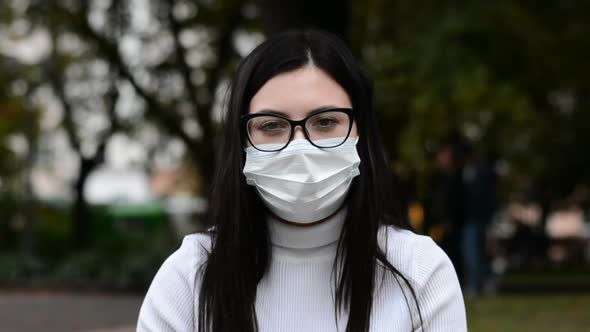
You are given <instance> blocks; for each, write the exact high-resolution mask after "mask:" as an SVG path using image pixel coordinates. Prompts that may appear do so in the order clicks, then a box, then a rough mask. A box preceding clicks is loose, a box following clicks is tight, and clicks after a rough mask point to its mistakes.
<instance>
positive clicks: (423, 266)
mask: <svg viewBox="0 0 590 332" xmlns="http://www.w3.org/2000/svg"><path fill="white" fill-rule="evenodd" d="M379 245H380V246H381V249H382V250H383V251H384V252H385V253H386V255H387V259H388V260H389V262H390V263H391V264H393V266H395V267H396V268H397V269H399V270H400V272H401V273H402V274H404V276H405V277H407V278H408V279H411V280H413V281H414V282H418V283H420V282H422V281H424V279H427V278H428V274H429V272H432V271H433V270H435V269H436V267H437V266H439V265H447V264H451V262H450V260H449V258H448V257H447V255H446V254H445V253H444V251H443V250H442V249H441V248H440V247H439V246H438V245H437V244H436V243H435V242H434V241H433V240H432V239H431V238H430V237H428V236H425V235H418V234H416V233H414V232H412V231H410V230H406V229H401V228H398V227H395V226H382V228H381V230H380V232H379ZM451 267H452V265H451Z"/></svg>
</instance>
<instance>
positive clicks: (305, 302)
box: [137, 30, 467, 332]
mask: <svg viewBox="0 0 590 332" xmlns="http://www.w3.org/2000/svg"><path fill="white" fill-rule="evenodd" d="M378 136H379V135H378V133H377V131H376V123H375V118H374V114H373V109H372V90H371V85H370V83H369V81H368V80H367V78H366V77H365V75H364V74H363V73H362V71H361V69H360V67H359V65H358V64H357V62H356V60H355V59H354V58H353V57H352V54H351V52H350V51H349V50H348V48H347V47H346V46H345V45H344V44H343V43H342V41H340V40H339V39H338V38H337V37H335V36H333V35H331V34H328V33H324V32H320V31H314V30H311V31H309V30H308V31H292V32H286V33H282V34H279V35H277V36H275V37H273V38H271V39H269V40H267V41H266V42H264V43H262V44H261V45H259V46H258V47H257V48H256V49H255V50H254V51H252V53H250V55H248V56H247V57H246V58H245V59H244V60H243V61H242V63H241V64H240V66H239V68H238V70H237V73H236V75H235V77H234V80H233V85H232V86H231V90H230V95H229V101H228V104H227V116H226V121H225V131H224V142H223V144H222V146H221V150H220V154H219V156H220V158H221V162H220V163H219V164H218V166H219V167H218V169H217V174H216V177H215V179H214V181H213V193H212V196H211V200H210V211H209V215H210V218H211V221H212V223H213V224H214V225H215V226H214V228H212V229H211V230H210V231H208V232H206V233H198V234H192V235H189V236H187V237H185V238H184V240H183V242H182V245H181V246H180V248H179V249H178V250H177V251H176V252H175V253H173V254H172V255H171V256H170V257H169V258H168V259H167V260H166V262H164V264H163V265H162V267H161V268H160V270H159V272H158V273H157V275H156V276H155V278H154V280H153V281H152V284H151V286H150V288H149V290H148V292H147V294H146V297H145V299H144V303H143V305H142V308H141V311H140V314H139V321H138V327H137V329H138V331H192V330H198V331H348V332H351V331H355V332H357V331H408V332H409V331H416V330H420V331H429V332H437V331H438V332H442V331H449V332H461V331H467V327H466V317H465V308H464V304H463V299H462V294H461V289H460V286H459V282H458V280H457V276H456V274H455V271H454V269H453V266H452V264H451V262H450V260H449V258H448V257H447V256H446V255H445V254H444V252H443V251H442V250H441V249H440V248H439V247H438V246H437V245H436V244H435V243H434V242H433V241H432V240H431V239H430V238H428V237H426V236H420V235H416V234H415V233H413V232H412V231H411V230H410V229H409V228H410V227H409V225H408V223H407V221H404V219H398V218H395V217H393V216H394V215H395V214H394V211H392V206H394V204H393V203H394V202H392V201H391V194H390V190H391V182H390V180H389V173H390V172H389V169H388V166H387V159H386V157H385V155H384V153H383V148H382V146H381V143H380V141H379V137H378Z"/></svg>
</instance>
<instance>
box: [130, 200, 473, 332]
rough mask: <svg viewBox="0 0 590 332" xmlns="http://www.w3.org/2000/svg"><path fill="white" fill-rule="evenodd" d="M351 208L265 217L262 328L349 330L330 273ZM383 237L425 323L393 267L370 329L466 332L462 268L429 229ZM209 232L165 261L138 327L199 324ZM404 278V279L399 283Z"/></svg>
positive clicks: (387, 231) (259, 298) (278, 331)
mask: <svg viewBox="0 0 590 332" xmlns="http://www.w3.org/2000/svg"><path fill="white" fill-rule="evenodd" d="M345 213H346V210H345V209H343V210H342V211H341V212H339V213H337V214H336V215H334V216H333V217H332V218H331V219H330V220H327V221H325V222H323V223H321V224H318V225H314V226H310V227H297V226H291V225H287V224H284V223H282V222H279V221H277V220H273V219H269V220H268V221H267V224H268V227H269V231H270V238H271V242H272V258H271V262H270V267H269V269H268V272H267V274H266V275H265V276H264V277H263V279H262V281H261V282H260V283H259V285H258V289H257V293H256V304H255V308H256V315H257V319H258V324H259V330H260V331H261V332H303V331H305V332H309V331H321V332H326V331H344V330H345V328H346V321H347V316H346V313H344V315H340V317H339V318H338V319H336V318H335V316H334V291H333V289H334V287H333V281H332V280H331V279H330V278H331V272H332V264H333V262H334V258H335V255H336V247H337V243H338V238H339V236H340V232H341V230H342V225H343V222H344V217H345ZM379 242H380V245H381V246H382V248H383V249H384V250H385V251H386V253H387V257H388V259H389V261H390V262H391V263H392V264H393V266H394V267H396V268H397V269H398V270H399V271H400V272H401V273H402V274H403V275H404V276H405V277H406V278H408V279H409V281H410V283H411V285H412V286H413V288H414V290H415V292H416V297H417V300H418V305H419V308H420V312H421V314H422V322H423V327H424V329H423V330H422V329H420V328H419V326H420V323H419V322H420V318H419V316H418V313H417V309H416V304H415V301H414V299H413V297H412V295H411V292H410V290H409V289H408V288H407V287H406V286H405V284H404V282H403V280H402V279H401V278H397V280H396V278H395V277H394V276H393V275H392V274H391V273H386V274H385V275H386V277H385V279H384V280H383V284H381V280H382V279H381V273H380V272H381V271H380V270H378V274H377V276H378V277H379V278H378V281H377V288H376V290H375V295H374V299H373V301H374V302H373V309H372V315H371V328H370V330H371V331H378V332H381V331H392V332H393V331H408V332H410V331H426V332H443V331H445V332H447V331H448V332H462V331H467V325H466V318H465V307H464V304H463V298H462V295H461V289H460V288H459V283H458V281H457V276H456V273H455V271H454V269H453V266H452V264H451V262H450V260H449V258H448V257H447V256H446V255H445V253H444V252H443V251H442V250H441V249H440V248H439V247H438V246H437V245H436V244H435V243H434V242H433V241H432V240H431V239H430V238H429V237H426V236H420V235H416V234H414V233H412V232H410V231H407V230H399V229H397V228H395V227H392V226H388V227H383V229H382V231H381V232H380V234H379ZM210 245H211V241H210V238H209V237H208V236H206V235H203V234H192V235H188V236H186V237H185V238H184V239H183V241H182V245H181V246H180V248H179V249H178V250H177V251H176V252H174V253H173V254H172V255H171V256H170V257H169V258H168V259H167V260H166V261H165V262H164V264H163V265H162V267H161V268H160V270H159V271H158V273H157V274H156V276H155V277H154V280H153V281H152V284H151V286H150V288H149V290H148V292H147V295H146V297H145V299H144V302H143V305H142V307H141V311H140V313H139V321H138V325H137V331H196V328H195V326H198V325H197V321H198V316H197V315H198V292H199V286H200V283H199V280H198V279H195V278H196V276H197V268H198V267H199V266H200V265H201V264H202V263H203V262H204V260H205V259H206V252H205V251H204V249H203V248H205V249H207V250H210ZM400 285H401V286H400Z"/></svg>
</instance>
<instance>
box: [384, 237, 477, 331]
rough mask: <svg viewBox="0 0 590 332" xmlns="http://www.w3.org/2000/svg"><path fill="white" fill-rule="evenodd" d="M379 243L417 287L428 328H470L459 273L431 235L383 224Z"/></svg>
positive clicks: (425, 328) (425, 325) (393, 262)
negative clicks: (458, 277)
mask: <svg viewBox="0 0 590 332" xmlns="http://www.w3.org/2000/svg"><path fill="white" fill-rule="evenodd" d="M379 244H380V246H381V248H382V249H383V250H384V251H385V253H386V255H387V259H388V260H389V262H390V263H391V264H392V265H393V266H394V267H395V268H396V269H398V271H399V272H400V273H401V274H402V275H403V276H404V277H405V278H407V279H408V281H409V283H410V285H411V286H412V287H413V289H414V291H415V294H416V300H417V302H418V305H419V307H420V312H421V314H422V317H423V319H424V330H428V331H467V323H466V321H467V320H466V315H465V305H464V302H463V295H462V293H461V287H460V285H459V281H458V279H457V274H456V272H455V269H454V267H453V264H452V263H451V260H450V259H449V257H448V256H447V255H446V254H445V252H444V251H443V250H442V249H441V248H440V247H439V246H438V245H437V244H436V243H435V242H434V241H433V240H432V239H431V238H430V237H428V236H424V235H418V234H415V233H414V232H412V231H409V230H403V229H399V228H397V227H394V226H383V228H382V229H381V231H380V233H379Z"/></svg>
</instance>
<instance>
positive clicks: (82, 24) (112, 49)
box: [60, 8, 200, 146]
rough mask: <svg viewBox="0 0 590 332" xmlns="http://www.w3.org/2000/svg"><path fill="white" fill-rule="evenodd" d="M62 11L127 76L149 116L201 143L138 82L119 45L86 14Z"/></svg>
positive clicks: (193, 142)
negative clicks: (111, 40)
mask: <svg viewBox="0 0 590 332" xmlns="http://www.w3.org/2000/svg"><path fill="white" fill-rule="evenodd" d="M60 11H62V12H63V14H64V16H65V17H67V19H68V20H69V22H71V24H72V25H73V26H74V28H75V30H77V31H79V32H80V33H81V34H82V35H84V36H85V37H87V38H89V39H91V40H93V41H94V42H95V43H96V46H97V49H98V52H99V53H100V55H101V56H103V57H105V58H106V59H107V60H108V62H109V63H111V64H113V65H114V66H116V68H117V69H118V71H119V74H120V75H121V77H123V78H125V79H126V80H127V81H128V82H129V83H131V85H132V86H133V88H134V89H135V91H136V92H137V93H138V94H139V95H140V96H141V97H142V98H143V100H144V101H145V102H146V104H147V108H146V114H147V115H148V116H149V117H152V118H155V119H158V120H159V121H160V122H161V123H162V125H163V126H164V128H166V129H167V130H168V131H170V132H172V133H174V134H175V135H177V136H178V137H179V138H180V139H181V140H182V141H183V142H184V143H185V144H186V145H188V146H194V145H199V143H200V142H199V141H196V140H195V139H193V138H192V137H191V136H189V135H188V134H187V133H186V131H185V130H184V129H183V128H182V118H181V117H180V116H178V114H175V113H174V112H171V111H167V110H166V109H165V108H164V107H163V106H161V105H160V104H159V102H158V101H157V100H156V98H154V97H153V96H152V95H150V94H149V93H148V92H147V91H146V90H145V89H144V88H143V87H142V86H140V85H139V84H138V82H137V80H135V77H134V76H133V74H132V73H131V72H130V71H129V68H128V67H127V65H126V64H125V62H124V60H123V58H122V57H121V55H120V54H119V51H118V48H117V45H116V44H114V43H111V42H110V41H109V40H108V39H107V38H105V37H104V36H102V35H100V34H99V33H97V32H96V31H94V29H92V27H90V25H89V24H88V21H87V20H86V15H85V14H84V15H75V14H73V13H71V12H70V11H69V10H67V9H65V8H60Z"/></svg>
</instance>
